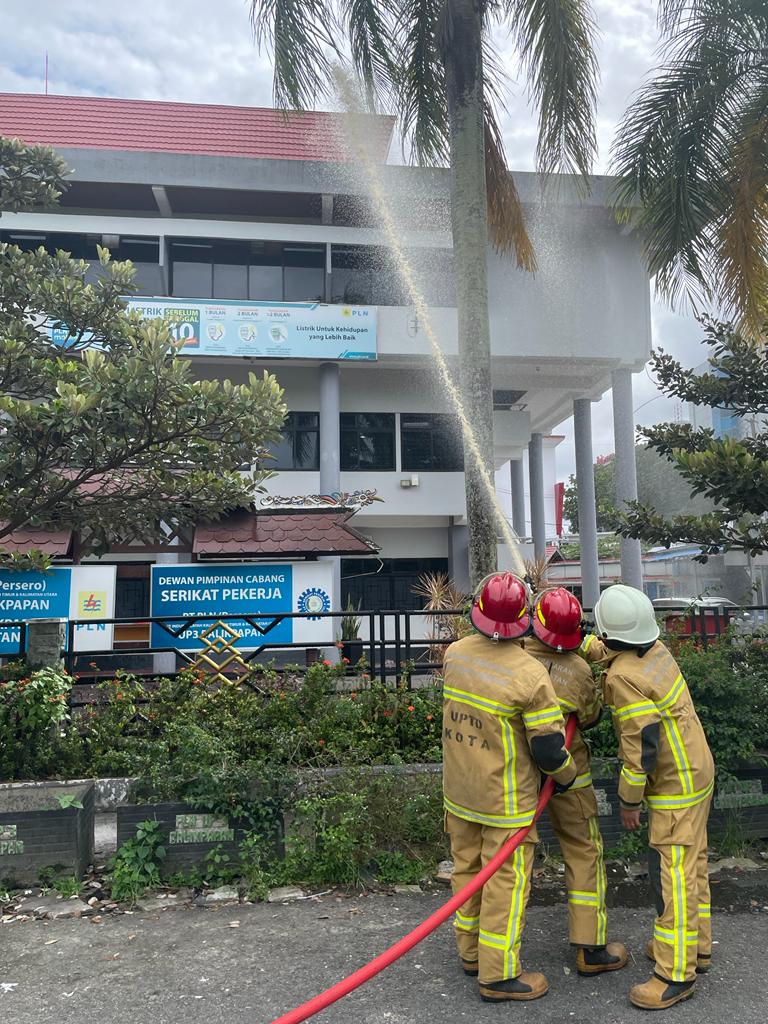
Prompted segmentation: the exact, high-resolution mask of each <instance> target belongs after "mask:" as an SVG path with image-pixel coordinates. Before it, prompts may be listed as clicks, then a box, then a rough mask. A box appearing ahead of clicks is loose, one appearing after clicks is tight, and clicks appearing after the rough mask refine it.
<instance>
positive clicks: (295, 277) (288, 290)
mask: <svg viewBox="0 0 768 1024" xmlns="http://www.w3.org/2000/svg"><path fill="white" fill-rule="evenodd" d="M283 297H284V299H285V301H286V302H324V301H325V246H324V245H284V246H283Z"/></svg>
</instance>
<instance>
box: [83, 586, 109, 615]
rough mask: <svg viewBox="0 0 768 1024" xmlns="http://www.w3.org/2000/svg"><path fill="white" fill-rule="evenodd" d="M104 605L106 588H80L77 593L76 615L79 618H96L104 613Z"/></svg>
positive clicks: (105, 602)
mask: <svg viewBox="0 0 768 1024" xmlns="http://www.w3.org/2000/svg"><path fill="white" fill-rule="evenodd" d="M106 607H107V592H106V590H81V591H80V593H79V594H78V595H77V617H78V618H79V619H98V618H99V616H100V615H102V616H103V615H104V613H105V611H106Z"/></svg>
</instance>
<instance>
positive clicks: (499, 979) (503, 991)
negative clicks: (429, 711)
mask: <svg viewBox="0 0 768 1024" xmlns="http://www.w3.org/2000/svg"><path fill="white" fill-rule="evenodd" d="M529 601H530V592H529V591H528V588H527V586H526V585H525V583H523V581H522V580H521V579H519V578H518V577H516V576H514V575H512V573H498V574H495V575H493V576H490V577H489V578H488V579H486V580H484V581H483V583H482V584H481V585H480V587H479V588H478V593H477V595H476V598H475V601H474V604H473V606H472V611H471V616H470V617H471V620H472V623H473V625H474V627H475V629H476V631H477V632H476V633H474V634H473V635H472V636H467V637H464V638H463V639H462V640H458V641H456V643H453V644H451V645H450V647H449V648H448V650H447V651H446V656H445V664H444V682H443V693H444V710H443V786H444V797H445V810H446V816H445V820H446V829H447V831H448V832H449V834H450V837H451V852H452V855H453V862H454V871H453V890H454V892H458V890H459V889H462V888H463V887H464V886H465V885H467V884H468V883H469V882H470V881H471V880H472V879H473V878H474V877H475V875H476V874H477V872H478V871H479V870H480V868H481V867H482V865H483V864H485V863H487V861H488V860H490V859H491V858H492V857H493V855H494V854H495V853H497V851H498V850H499V849H500V847H501V846H502V845H503V844H504V843H505V842H506V840H507V839H508V838H509V837H510V836H512V835H514V833H515V832H517V831H518V830H519V829H520V828H521V827H523V826H525V825H530V823H531V822H532V821H533V817H534V812H535V809H536V803H537V799H538V794H539V784H540V779H541V772H545V773H546V774H548V775H551V776H552V777H553V778H554V780H555V783H556V784H558V785H559V786H561V787H567V786H570V785H571V783H572V782H573V780H574V779H575V777H576V767H575V765H574V761H573V758H572V757H571V755H570V754H569V753H568V751H567V750H566V749H565V746H564V740H565V736H564V722H563V716H562V713H561V711H560V702H559V701H558V699H557V696H556V694H555V691H554V689H553V687H552V683H551V681H550V678H549V675H548V674H547V672H546V670H545V669H544V668H542V666H541V665H540V664H539V663H538V662H537V661H536V660H535V659H534V658H532V657H531V656H530V655H529V654H526V652H525V651H524V650H523V646H522V638H523V637H524V636H525V634H526V633H527V632H528V629H529V625H530V613H529ZM535 843H536V830H535V829H532V830H531V833H530V834H529V836H528V837H527V839H526V841H525V842H524V843H522V844H521V845H520V846H519V847H518V848H517V850H516V851H515V852H514V853H513V854H512V856H511V857H509V859H508V860H507V861H506V863H505V864H504V865H503V866H502V867H501V868H500V869H499V870H498V871H497V872H496V874H495V875H493V876H492V877H491V878H490V879H489V880H488V882H486V884H485V886H484V888H483V889H482V891H481V892H479V893H477V894H476V895H474V896H472V897H471V898H470V899H469V900H467V902H466V903H465V904H463V906H462V907H461V909H460V911H459V912H458V913H457V914H456V917H455V920H454V928H455V932H456V940H457V944H458V948H459V956H460V957H461V961H462V965H463V967H464V970H465V972H466V973H467V974H471V975H477V976H478V982H479V986H480V995H481V997H482V998H483V999H484V1000H486V1001H489V1002H491V1001H492V1002H499V1001H503V1000H530V999H538V998H539V997H540V996H543V995H544V994H545V993H546V992H547V989H548V984H547V979H546V978H545V977H544V975H543V974H539V973H536V972H526V971H523V968H522V963H521V960H520V942H521V939H522V934H523V923H524V919H525V908H526V904H527V902H528V895H529V892H530V887H531V874H532V869H533V853H534V846H535Z"/></svg>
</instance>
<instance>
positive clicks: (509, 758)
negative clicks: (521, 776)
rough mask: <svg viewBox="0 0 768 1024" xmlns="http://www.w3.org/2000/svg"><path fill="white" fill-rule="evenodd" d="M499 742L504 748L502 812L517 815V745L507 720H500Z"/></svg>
mask: <svg viewBox="0 0 768 1024" xmlns="http://www.w3.org/2000/svg"><path fill="white" fill-rule="evenodd" d="M501 742H502V745H503V747H504V775H503V777H502V783H503V786H504V811H505V813H506V814H517V775H516V768H517V745H516V743H515V733H514V730H513V728H512V724H511V722H510V721H509V719H508V718H502V720H501Z"/></svg>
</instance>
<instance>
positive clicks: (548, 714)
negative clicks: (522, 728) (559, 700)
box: [523, 704, 563, 725]
mask: <svg viewBox="0 0 768 1024" xmlns="http://www.w3.org/2000/svg"><path fill="white" fill-rule="evenodd" d="M562 717H563V713H562V712H561V710H560V705H559V704H558V705H556V706H555V707H551V708H544V709H543V710H542V711H524V712H523V721H524V722H525V724H526V725H547V724H549V722H557V721H559V720H560V719H561V718H562Z"/></svg>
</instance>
